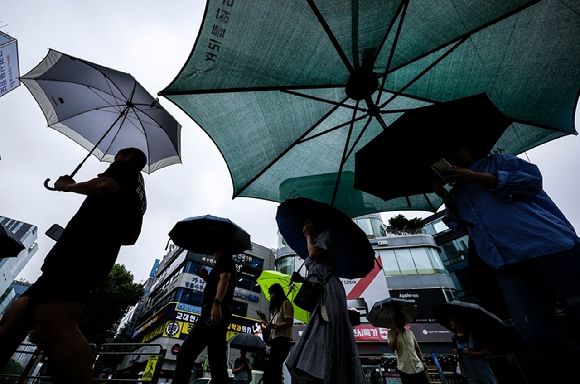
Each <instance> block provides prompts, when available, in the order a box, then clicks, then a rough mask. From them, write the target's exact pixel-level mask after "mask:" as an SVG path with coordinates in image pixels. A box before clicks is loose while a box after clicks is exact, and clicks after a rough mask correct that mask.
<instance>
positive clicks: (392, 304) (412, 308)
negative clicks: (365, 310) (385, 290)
mask: <svg viewBox="0 0 580 384" xmlns="http://www.w3.org/2000/svg"><path fill="white" fill-rule="evenodd" d="M398 312H401V313H402V314H403V316H405V322H407V323H410V322H411V321H413V320H415V317H416V316H417V305H416V304H415V302H414V301H412V300H405V299H398V298H394V297H388V298H386V299H385V300H381V301H378V302H376V303H375V304H374V305H373V308H372V309H371V311H370V312H369V314H368V315H367V319H368V320H369V322H370V323H371V324H372V325H374V326H375V327H386V328H393V327H395V321H394V317H395V314H396V313H398Z"/></svg>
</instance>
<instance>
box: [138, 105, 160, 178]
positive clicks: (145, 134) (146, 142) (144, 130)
mask: <svg viewBox="0 0 580 384" xmlns="http://www.w3.org/2000/svg"><path fill="white" fill-rule="evenodd" d="M133 108H134V109H137V108H135V107H133ZM137 110H139V109H137ZM147 116H148V115H147ZM135 117H137V120H139V123H140V124H141V127H143V135H144V136H145V145H146V146H147V160H148V162H149V164H147V166H148V167H149V166H150V165H151V150H150V146H149V139H148V138H147V130H146V129H145V126H144V125H143V121H141V118H140V117H139V115H138V114H137V112H135ZM153 121H155V120H153ZM155 122H156V121H155ZM156 123H157V122H156ZM131 124H133V122H131ZM136 128H137V129H139V128H138V127H136ZM159 128H161V127H159Z"/></svg>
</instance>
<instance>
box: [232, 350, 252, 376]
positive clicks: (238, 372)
mask: <svg viewBox="0 0 580 384" xmlns="http://www.w3.org/2000/svg"><path fill="white" fill-rule="evenodd" d="M232 373H233V374H234V384H250V383H251V382H252V366H251V365H250V362H249V361H248V358H247V357H246V350H245V349H242V350H240V357H238V358H237V359H236V360H234V368H233V369H232Z"/></svg>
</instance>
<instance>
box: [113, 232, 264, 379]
mask: <svg viewBox="0 0 580 384" xmlns="http://www.w3.org/2000/svg"><path fill="white" fill-rule="evenodd" d="M234 261H235V263H236V265H237V269H238V274H237V278H238V281H237V284H236V289H235V292H234V306H233V319H232V322H231V324H230V325H229V328H228V339H230V338H231V337H233V336H234V335H235V334H238V333H242V332H244V333H252V334H257V333H259V332H261V330H260V325H259V319H258V316H257V314H256V310H260V311H263V312H265V313H267V312H268V305H269V302H268V301H267V300H266V299H265V298H264V296H263V295H262V293H261V289H260V287H259V286H258V285H257V283H256V279H257V278H258V276H260V274H261V273H262V271H263V270H268V269H274V253H273V251H272V250H271V249H269V248H266V247H263V246H261V245H258V244H254V243H252V249H251V250H248V251H246V252H244V253H243V254H238V255H234ZM214 264H215V260H214V259H213V257H212V256H208V255H202V254H198V253H193V252H189V251H187V250H185V249H182V248H180V247H177V246H175V245H173V244H171V245H170V246H169V249H168V252H167V254H166V255H165V256H164V257H163V259H162V260H161V262H160V263H159V266H158V268H157V271H156V273H155V277H154V278H153V280H152V282H151V285H150V288H149V292H148V295H147V297H146V299H145V300H144V305H143V309H142V314H141V316H140V320H139V321H138V322H137V323H138V325H137V326H136V327H135V328H134V330H133V332H132V334H131V340H132V342H135V343H146V344H149V345H160V346H161V347H162V348H163V350H164V351H165V353H164V356H163V363H162V364H163V366H162V369H161V375H162V376H161V377H162V378H165V379H168V378H170V377H172V375H173V371H174V370H175V359H176V355H177V353H178V351H179V349H180V346H181V344H182V342H183V340H184V339H185V338H186V336H187V334H188V332H189V329H190V328H191V326H192V325H193V324H194V323H195V322H196V321H197V319H198V317H199V315H200V313H201V300H202V292H203V289H204V287H205V282H204V281H203V279H201V278H200V277H199V276H197V275H196V274H195V272H196V271H197V270H198V269H199V268H200V267H205V268H207V269H210V270H211V268H212V267H213V265H214ZM142 349H143V350H146V349H147V347H142ZM236 354H237V351H231V352H230V360H232V361H231V362H230V363H232V362H233V358H234V357H235V355H236ZM147 360H148V357H147V356H134V357H133V358H126V359H125V360H124V361H123V363H122V364H121V366H120V367H119V369H120V370H121V371H122V370H130V371H135V372H138V371H139V370H143V368H144V367H145V366H146V364H147ZM206 360H207V354H206V353H205V352H204V353H202V354H201V355H200V356H199V358H198V360H197V362H196V363H197V364H196V368H197V369H199V372H200V374H201V371H202V370H203V366H204V364H205V362H206ZM230 365H231V364H230Z"/></svg>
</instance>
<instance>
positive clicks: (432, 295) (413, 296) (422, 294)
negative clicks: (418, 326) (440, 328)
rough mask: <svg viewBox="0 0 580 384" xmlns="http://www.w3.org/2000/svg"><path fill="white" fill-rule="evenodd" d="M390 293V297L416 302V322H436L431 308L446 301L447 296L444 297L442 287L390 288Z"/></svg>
mask: <svg viewBox="0 0 580 384" xmlns="http://www.w3.org/2000/svg"><path fill="white" fill-rule="evenodd" d="M390 293H391V297H395V298H399V299H406V300H411V301H413V302H414V303H415V304H417V317H416V318H415V322H416V323H421V322H427V323H434V322H436V319H435V315H434V314H433V310H432V308H433V307H436V306H438V305H441V304H445V303H447V298H446V297H445V293H443V289H441V288H430V289H391V290H390Z"/></svg>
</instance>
